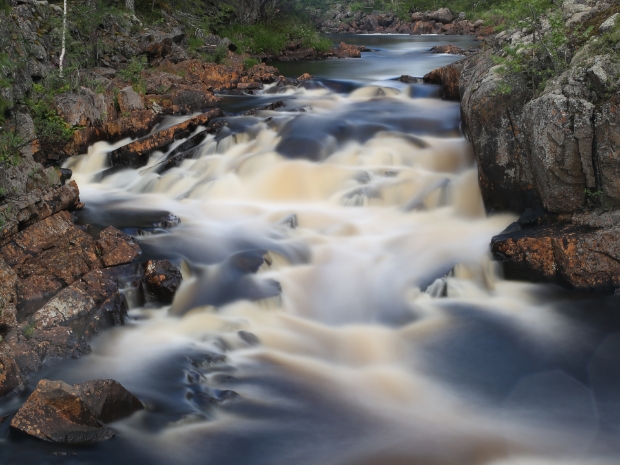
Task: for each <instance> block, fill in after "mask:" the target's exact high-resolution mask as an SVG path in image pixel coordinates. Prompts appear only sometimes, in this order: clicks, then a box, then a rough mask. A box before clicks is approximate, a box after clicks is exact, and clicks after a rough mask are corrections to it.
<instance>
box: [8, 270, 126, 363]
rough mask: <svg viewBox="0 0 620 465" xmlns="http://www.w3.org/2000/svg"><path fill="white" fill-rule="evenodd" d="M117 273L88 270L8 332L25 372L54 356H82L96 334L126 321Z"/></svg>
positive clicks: (113, 271) (11, 345) (10, 344)
mask: <svg viewBox="0 0 620 465" xmlns="http://www.w3.org/2000/svg"><path fill="white" fill-rule="evenodd" d="M114 274H115V268H111V269H107V270H93V271H91V272H89V273H87V274H86V275H85V276H83V277H82V278H81V279H80V280H79V281H76V282H75V283H73V284H72V285H71V286H69V287H67V288H65V289H63V290H62V291H60V292H59V293H58V294H56V295H55V296H54V297H53V298H52V299H50V300H49V301H48V302H47V303H46V304H45V305H43V307H41V308H40V309H39V310H37V311H36V312H35V313H34V314H32V315H31V316H29V317H28V318H27V319H26V320H25V321H23V322H22V323H21V324H20V325H19V326H18V327H16V328H15V329H13V330H12V331H11V332H9V333H8V334H7V335H6V343H7V344H8V345H9V346H10V347H11V350H12V351H13V354H14V357H15V360H16V362H17V364H18V366H19V367H20V369H21V371H22V372H23V373H25V374H27V373H30V372H33V371H37V370H39V369H41V368H42V367H43V364H44V362H46V361H48V360H51V359H63V358H77V357H80V356H81V355H82V354H84V353H88V352H89V351H90V347H89V346H88V341H90V339H91V338H92V337H93V336H94V335H95V334H97V333H98V332H99V331H101V330H103V329H106V328H110V327H112V326H118V325H122V324H123V322H124V316H125V313H126V304H125V301H124V299H123V297H122V296H121V294H120V292H119V291H118V284H117V280H116V278H115V276H114Z"/></svg>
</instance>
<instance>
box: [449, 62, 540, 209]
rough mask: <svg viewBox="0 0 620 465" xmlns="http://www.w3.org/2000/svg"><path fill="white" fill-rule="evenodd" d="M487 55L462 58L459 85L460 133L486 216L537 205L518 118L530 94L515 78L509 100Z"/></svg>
mask: <svg viewBox="0 0 620 465" xmlns="http://www.w3.org/2000/svg"><path fill="white" fill-rule="evenodd" d="M503 83H504V78H503V76H501V75H499V74H498V73H497V68H496V67H495V64H494V63H493V61H492V58H491V56H490V54H489V53H488V52H485V53H482V54H480V55H477V56H473V57H470V58H467V59H465V60H464V61H463V69H462V71H461V77H460V82H459V87H460V92H461V115H462V118H463V130H464V132H465V134H466V136H467V138H468V139H469V140H470V141H471V142H472V146H473V149H474V154H475V157H476V161H477V163H478V181H479V185H480V190H481V193H482V197H483V200H484V203H485V206H486V208H487V209H488V210H491V211H493V210H511V211H515V212H522V211H523V210H524V209H525V208H536V207H539V206H541V205H542V201H541V200H540V196H539V194H538V190H537V188H536V184H535V181H534V175H533V173H532V170H531V167H530V159H529V150H528V148H527V145H526V142H525V141H524V140H523V138H524V137H525V131H526V126H525V124H524V123H523V122H522V119H521V115H522V112H523V108H524V107H525V105H526V103H527V102H528V101H529V100H530V99H531V98H532V92H531V90H529V89H528V87H527V85H526V83H525V82H524V81H523V80H522V79H521V78H520V77H517V78H515V80H514V81H512V82H511V91H510V93H508V94H505V93H502V92H501V91H500V89H501V87H500V86H501V85H502V84H503Z"/></svg>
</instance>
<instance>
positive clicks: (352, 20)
mask: <svg viewBox="0 0 620 465" xmlns="http://www.w3.org/2000/svg"><path fill="white" fill-rule="evenodd" d="M317 27H318V29H319V30H320V31H322V32H324V33H327V34H346V33H348V34H351V33H354V34H414V35H421V34H456V35H475V36H478V37H482V36H486V35H488V34H491V33H492V32H493V29H492V28H490V27H488V26H486V25H485V24H484V21H482V20H476V21H471V20H469V19H467V18H466V15H465V13H454V12H452V10H450V9H449V8H440V9H438V10H435V11H426V12H421V11H414V12H411V16H410V19H407V20H404V21H403V20H401V19H400V18H399V17H398V16H397V15H395V14H394V13H388V12H381V11H372V12H364V11H352V10H351V8H350V7H347V6H345V5H337V6H336V7H335V8H334V9H333V10H330V11H328V12H327V13H326V14H325V19H323V20H320V21H319V22H318V24H317Z"/></svg>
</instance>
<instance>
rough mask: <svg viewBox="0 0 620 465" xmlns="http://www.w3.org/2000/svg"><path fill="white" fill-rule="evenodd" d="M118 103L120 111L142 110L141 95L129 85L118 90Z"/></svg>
mask: <svg viewBox="0 0 620 465" xmlns="http://www.w3.org/2000/svg"><path fill="white" fill-rule="evenodd" d="M118 105H119V107H120V109H121V112H122V113H130V112H132V111H134V110H144V104H143V103H142V97H140V94H138V93H137V92H136V91H135V90H133V87H131V86H127V87H123V88H122V89H121V90H119V91H118Z"/></svg>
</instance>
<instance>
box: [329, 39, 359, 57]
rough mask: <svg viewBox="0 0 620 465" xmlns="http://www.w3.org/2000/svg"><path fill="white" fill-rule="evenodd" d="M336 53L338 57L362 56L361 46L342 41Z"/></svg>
mask: <svg viewBox="0 0 620 465" xmlns="http://www.w3.org/2000/svg"><path fill="white" fill-rule="evenodd" d="M334 53H335V55H336V56H337V57H338V58H360V57H361V56H362V53H361V50H360V47H358V46H357V45H349V44H345V43H344V42H340V44H339V45H338V48H336V50H335V51H334Z"/></svg>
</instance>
